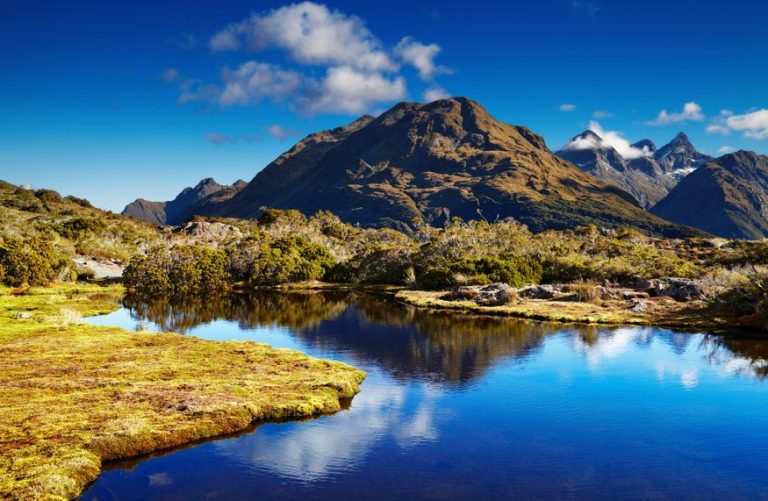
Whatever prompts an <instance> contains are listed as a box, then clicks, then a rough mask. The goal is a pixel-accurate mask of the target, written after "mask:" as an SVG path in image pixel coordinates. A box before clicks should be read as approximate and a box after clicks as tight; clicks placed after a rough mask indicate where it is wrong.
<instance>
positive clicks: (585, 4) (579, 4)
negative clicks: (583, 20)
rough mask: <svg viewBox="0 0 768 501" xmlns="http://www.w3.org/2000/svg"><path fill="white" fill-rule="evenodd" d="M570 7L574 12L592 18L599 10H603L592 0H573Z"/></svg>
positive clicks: (595, 16)
mask: <svg viewBox="0 0 768 501" xmlns="http://www.w3.org/2000/svg"><path fill="white" fill-rule="evenodd" d="M571 7H572V8H573V11H574V12H578V13H581V14H584V15H586V16H587V17H590V18H592V19H595V18H597V15H598V14H599V13H600V11H602V10H603V6H602V5H600V4H599V3H597V2H596V1H593V0H573V3H572V4H571Z"/></svg>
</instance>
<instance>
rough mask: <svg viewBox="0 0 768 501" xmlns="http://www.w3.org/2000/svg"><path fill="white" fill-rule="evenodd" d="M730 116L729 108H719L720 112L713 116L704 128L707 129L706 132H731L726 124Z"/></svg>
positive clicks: (725, 133) (723, 133)
mask: <svg viewBox="0 0 768 501" xmlns="http://www.w3.org/2000/svg"><path fill="white" fill-rule="evenodd" d="M730 116H733V112H732V111H731V110H720V114H719V115H717V116H716V117H715V118H713V119H712V120H711V121H710V122H709V124H707V126H706V127H705V128H704V130H706V131H707V134H720V135H723V136H727V135H728V134H730V133H731V129H729V128H728V124H726V121H727V120H728V117H730Z"/></svg>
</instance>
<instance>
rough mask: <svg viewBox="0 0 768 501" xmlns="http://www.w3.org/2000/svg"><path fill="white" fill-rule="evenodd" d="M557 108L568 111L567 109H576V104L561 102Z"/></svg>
mask: <svg viewBox="0 0 768 501" xmlns="http://www.w3.org/2000/svg"><path fill="white" fill-rule="evenodd" d="M559 108H560V111H565V112H569V111H573V110H575V109H576V105H575V104H570V103H563V104H561V105H560V107H559Z"/></svg>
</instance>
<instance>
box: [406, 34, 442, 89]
mask: <svg viewBox="0 0 768 501" xmlns="http://www.w3.org/2000/svg"><path fill="white" fill-rule="evenodd" d="M441 50H442V49H441V48H440V46H439V45H437V44H435V43H431V44H423V43H421V42H417V41H416V40H414V39H412V38H411V37H404V38H403V39H402V40H400V43H398V44H397V47H395V54H396V55H397V56H398V57H399V58H400V60H401V61H403V62H404V63H407V64H410V65H411V66H413V67H414V68H416V69H417V70H418V72H419V78H421V79H422V80H424V81H431V80H432V79H433V78H434V77H435V75H439V74H444V73H450V72H451V70H450V69H449V68H446V67H445V66H440V65H438V64H436V63H435V57H437V55H438V54H439V53H440V51H441Z"/></svg>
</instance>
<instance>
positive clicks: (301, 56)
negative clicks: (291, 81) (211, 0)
mask: <svg viewBox="0 0 768 501" xmlns="http://www.w3.org/2000/svg"><path fill="white" fill-rule="evenodd" d="M208 45H209V47H210V48H211V50H213V51H215V52H219V51H228V50H238V49H246V50H251V51H261V50H264V49H267V48H270V47H274V48H279V49H283V50H285V51H287V52H288V54H290V56H291V57H292V58H293V59H295V60H296V61H298V62H300V63H304V64H315V65H318V64H319V65H325V64H343V65H348V66H354V67H357V68H361V69H366V70H369V71H396V70H397V64H396V63H395V62H393V61H392V58H391V57H390V56H389V55H388V54H387V53H386V51H384V50H383V49H382V48H381V42H379V40H378V39H377V38H376V37H375V36H373V34H372V33H371V32H370V31H369V30H368V28H367V27H366V26H365V24H364V23H363V21H362V20H361V19H360V18H358V17H356V16H347V15H345V14H343V13H341V12H339V11H331V10H330V9H329V8H328V7H326V6H325V5H321V4H317V3H313V2H302V3H298V4H293V5H287V6H285V7H280V8H279V9H274V10H271V11H269V12H266V13H263V14H255V13H254V14H252V15H251V17H249V18H248V19H246V20H244V21H241V22H239V23H232V24H230V25H229V26H227V27H226V28H224V29H223V30H222V31H220V32H218V33H216V34H215V35H214V36H213V37H212V38H211V40H210V42H209V44H208ZM438 50H439V49H438Z"/></svg>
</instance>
